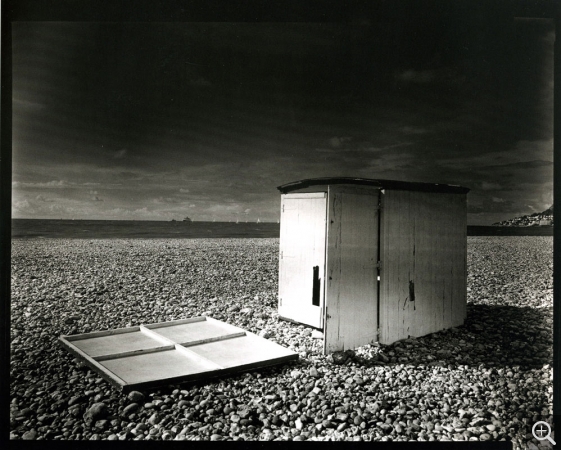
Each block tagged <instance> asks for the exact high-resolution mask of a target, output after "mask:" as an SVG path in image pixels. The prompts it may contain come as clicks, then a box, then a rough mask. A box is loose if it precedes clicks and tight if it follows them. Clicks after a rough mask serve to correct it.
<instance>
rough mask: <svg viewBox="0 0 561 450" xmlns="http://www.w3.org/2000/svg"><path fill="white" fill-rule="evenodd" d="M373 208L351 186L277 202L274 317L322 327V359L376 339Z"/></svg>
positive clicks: (375, 194)
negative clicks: (276, 312)
mask: <svg viewBox="0 0 561 450" xmlns="http://www.w3.org/2000/svg"><path fill="white" fill-rule="evenodd" d="M378 205H379V190H377V189H362V188H360V187H355V186H352V187H348V186H329V190H328V192H310V193H294V194H283V195H282V197H281V215H282V220H281V230H280V233H281V238H280V255H279V314H280V315H281V316H282V317H285V318H289V319H291V320H295V321H297V322H300V323H304V324H307V325H310V326H313V327H316V328H320V329H323V331H324V351H326V352H327V353H331V352H333V351H336V350H343V349H346V348H354V347H356V346H359V345H364V342H365V341H368V342H374V341H376V339H377V333H378V284H377V283H378V269H377V262H378V245H379V238H380V237H379V233H378V229H379V225H378V214H379V209H378ZM326 255H328V256H326Z"/></svg>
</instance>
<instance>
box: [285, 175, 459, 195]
mask: <svg viewBox="0 0 561 450" xmlns="http://www.w3.org/2000/svg"><path fill="white" fill-rule="evenodd" d="M333 184H356V185H362V186H374V187H378V188H380V189H396V190H402V191H424V192H449V193H456V194H466V193H468V192H469V189H468V188H466V187H462V186H456V185H452V184H434V183H417V182H410V181H397V180H381V179H377V180H373V179H370V178H352V177H335V178H332V177H325V178H308V179H305V180H300V181H293V182H291V183H286V184H283V185H282V186H278V187H277V189H278V190H279V191H281V193H283V194H286V193H288V192H292V191H297V190H298V189H303V188H307V187H310V186H325V185H333Z"/></svg>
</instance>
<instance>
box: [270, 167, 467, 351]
mask: <svg viewBox="0 0 561 450" xmlns="http://www.w3.org/2000/svg"><path fill="white" fill-rule="evenodd" d="M278 190H279V191H280V192H281V219H280V249H279V250H280V252H279V315H280V316H281V317H282V318H284V319H287V320H291V321H295V322H299V323H303V324H307V325H310V326H312V327H315V328H318V329H320V330H322V331H323V335H324V353H325V354H328V353H332V352H334V351H339V350H346V349H352V348H356V347H359V346H361V345H365V344H368V343H372V342H380V343H382V344H391V343H393V342H395V341H398V340H401V339H406V338H409V337H419V336H423V335H426V334H429V333H433V332H437V331H440V330H443V329H446V328H450V327H455V326H459V325H461V324H463V322H464V319H465V317H466V243H467V237H466V229H467V223H466V222H467V209H466V203H467V193H468V191H469V189H467V188H465V187H461V186H453V185H445V184H431V183H413V182H404V181H391V180H379V179H378V180H373V179H364V178H315V179H307V180H301V181H295V182H292V183H288V184H284V185H282V186H279V187H278Z"/></svg>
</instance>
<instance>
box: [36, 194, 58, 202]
mask: <svg viewBox="0 0 561 450" xmlns="http://www.w3.org/2000/svg"><path fill="white" fill-rule="evenodd" d="M35 199H36V200H39V201H40V202H54V201H55V199H53V198H46V197H44V196H43V195H41V194H39V195H38V196H37V197H35Z"/></svg>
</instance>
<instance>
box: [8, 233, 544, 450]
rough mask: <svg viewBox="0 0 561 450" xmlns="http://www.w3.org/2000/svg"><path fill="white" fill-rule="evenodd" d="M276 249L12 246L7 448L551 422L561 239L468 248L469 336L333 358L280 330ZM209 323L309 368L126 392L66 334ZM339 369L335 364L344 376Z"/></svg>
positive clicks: (454, 433) (303, 332) (478, 432)
mask: <svg viewBox="0 0 561 450" xmlns="http://www.w3.org/2000/svg"><path fill="white" fill-rule="evenodd" d="M278 244H279V240H278V239H276V238H261V239H249V238H246V239H73V240H69V239H27V240H26V239H14V240H13V241H12V278H11V283H12V297H11V311H12V314H11V364H10V370H11V379H10V400H11V404H10V410H11V415H10V429H11V433H10V437H11V439H27V440H32V439H46V440H75V439H89V440H95V439H109V440H367V441H370V440H372V441H388V440H390V441H401V440H405V441H407V440H418V441H433V440H471V441H500V440H509V441H512V442H513V443H514V446H515V448H534V446H539V447H540V448H543V447H548V446H550V444H549V443H548V441H541V442H539V441H537V440H536V439H534V438H533V437H532V435H531V427H532V425H533V423H534V422H535V421H536V420H547V418H548V417H550V416H551V414H552V369H551V364H552V352H553V342H552V339H553V338H552V326H553V325H552V324H553V239H552V237H542V236H522V237H510V236H509V237H468V316H467V320H466V322H465V324H464V325H463V326H461V327H458V328H455V329H451V330H446V331H442V332H439V333H435V334H433V335H429V336H424V337H419V338H416V339H407V340H405V341H401V342H397V343H395V344H393V345H390V346H383V345H367V346H364V347H361V348H359V349H356V350H355V351H354V352H353V353H352V354H350V355H348V359H347V360H346V361H341V360H337V361H334V359H333V357H332V356H324V355H323V354H322V343H321V340H320V339H315V338H314V337H313V336H312V332H313V330H312V329H311V328H309V327H306V326H303V325H298V324H294V323H290V322H286V321H283V320H281V319H279V317H278V313H277V288H278V283H277V278H278ZM200 315H208V316H210V317H213V318H215V319H218V320H222V321H225V322H228V323H231V324H232V325H235V326H238V327H241V328H244V329H246V330H248V331H251V332H254V333H257V334H260V335H261V336H264V337H266V338H268V339H270V340H273V341H275V342H277V343H279V344H281V345H283V346H286V347H288V348H290V349H293V350H295V351H297V352H298V353H299V355H300V359H299V361H297V362H291V363H289V364H285V365H281V366H277V367H271V368H262V369H258V370H255V371H253V372H248V373H241V374H237V375H233V376H228V377H224V378H222V379H212V380H205V381H204V382H198V383H195V384H193V383H191V384H185V385H176V386H168V387H163V388H153V389H149V390H146V391H143V392H132V393H130V394H129V395H125V394H122V393H120V392H119V391H118V390H117V389H115V388H113V387H111V386H110V385H109V384H108V383H107V382H106V381H105V380H103V379H102V378H100V377H99V376H98V375H97V373H95V372H93V371H92V370H90V369H89V368H88V367H87V366H85V365H84V364H83V363H82V362H80V361H79V360H77V359H75V358H74V357H73V356H71V355H70V354H69V353H68V352H67V351H66V350H64V349H62V348H61V347H60V345H59V344H58V342H57V339H58V337H59V336H60V335H68V334H78V333H85V332H90V331H101V330H106V329H113V328H121V327H129V326H134V325H138V324H141V323H155V322H164V321H170V320H177V319H183V318H189V317H194V316H200ZM336 362H337V363H339V364H336Z"/></svg>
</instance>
